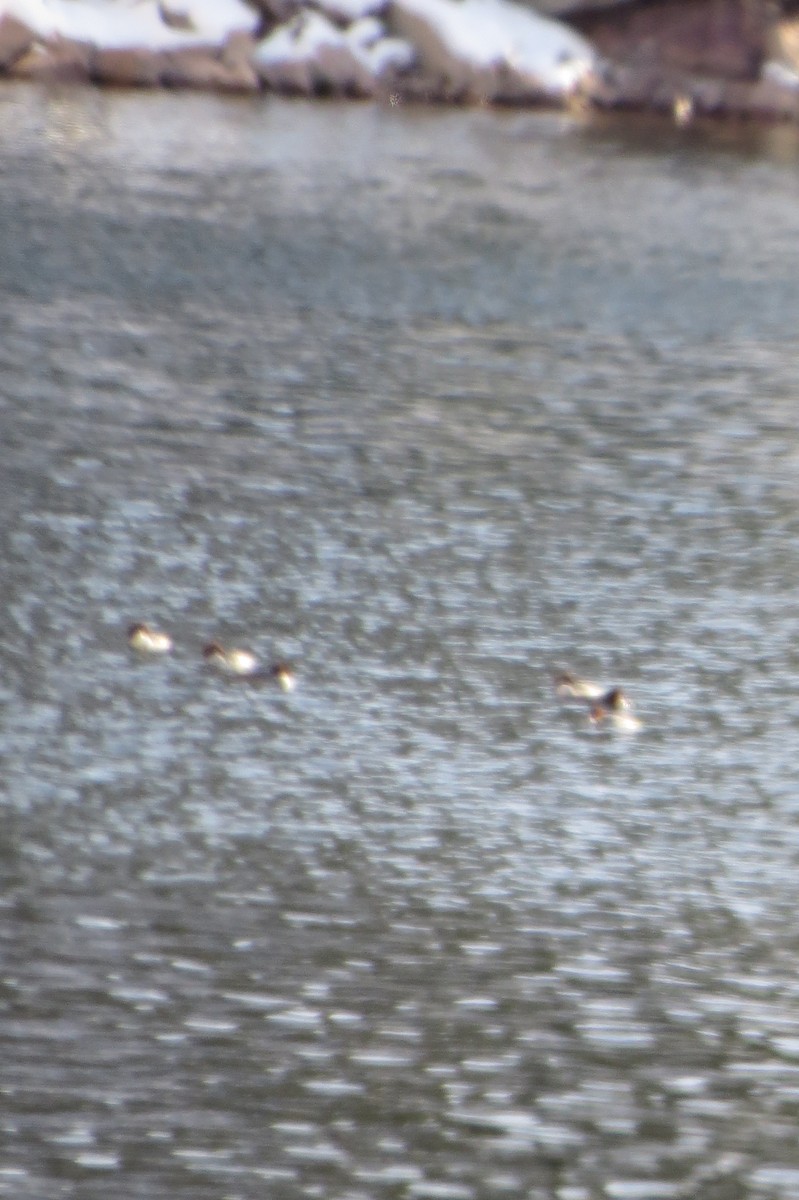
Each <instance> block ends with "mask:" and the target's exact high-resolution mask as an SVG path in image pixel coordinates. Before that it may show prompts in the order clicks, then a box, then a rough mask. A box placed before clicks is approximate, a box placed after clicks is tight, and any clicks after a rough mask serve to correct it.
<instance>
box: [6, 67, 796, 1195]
mask: <svg viewBox="0 0 799 1200" xmlns="http://www.w3.org/2000/svg"><path fill="white" fill-rule="evenodd" d="M0 114H2V117H3V120H2V122H1V123H0V143H1V144H2V149H3V164H4V168H3V187H2V189H1V190H0V267H1V274H0V330H1V331H2V336H1V337H0V368H1V369H0V381H1V383H0V505H1V506H2V508H1V509H0V543H1V544H2V563H3V567H2V573H0V600H1V601H2V636H0V699H2V727H1V728H0V758H1V759H2V772H1V773H0V778H1V779H2V791H3V797H4V798H3V808H2V813H3V821H2V833H0V868H1V869H0V947H1V958H0V961H2V972H1V973H0V1004H1V1005H2V1021H1V1022H0V1036H2V1067H1V1068H0V1147H1V1149H0V1196H4V1197H10V1198H13V1200H62V1198H75V1200H107V1197H108V1196H114V1197H115V1198H117V1200H139V1198H141V1200H145V1198H146V1200H259V1198H269V1200H272V1198H277V1200H294V1198H300V1197H311V1198H320V1200H495V1198H502V1197H509V1198H513V1200H515V1198H517V1197H518V1198H525V1200H672V1198H674V1200H689V1198H693V1197H701V1198H702V1200H749V1198H757V1200H788V1198H795V1197H799V1138H797V1123H798V1121H799V971H798V970H797V967H798V966H799V918H798V917H797V908H798V907H799V788H798V787H797V761H796V758H797V756H796V745H797V740H796V735H797V727H798V726H799V687H798V686H797V673H798V672H799V452H798V450H797V447H799V403H797V401H798V400H799V366H798V365H797V364H798V363H799V357H798V355H797V279H798V278H799V250H798V245H799V239H798V238H797V233H798V231H799V147H798V146H797V140H796V134H795V132H793V131H790V130H779V129H777V130H773V131H766V132H758V131H756V130H753V129H746V128H744V129H734V128H732V127H726V128H725V127H722V128H720V129H718V130H716V131H713V130H706V129H702V128H700V127H696V128H693V129H689V130H676V129H673V128H671V127H670V126H669V125H668V124H666V123H662V124H657V123H655V124H647V123H643V124H642V123H637V122H631V121H626V122H607V123H606V122H596V123H594V124H589V125H584V124H580V123H578V122H575V121H573V120H571V119H569V118H565V117H563V116H562V115H558V114H539V115H536V114H530V113H518V112H517V113H514V112H491V111H488V110H485V109H475V110H472V111H467V110H461V111H457V110H454V111H453V110H446V109H423V108H414V107H407V108H404V107H402V106H399V105H398V106H396V107H391V106H389V105H386V106H385V107H382V106H380V105H374V106H373V105H363V106H360V105H349V106H340V105H336V104H330V105H326V104H317V105H306V104H303V103H289V102H275V101H263V100H258V101H250V100H243V101H242V100H228V101H225V100H221V99H217V98H214V97H207V96H185V95H147V94H145V95H127V94H124V93H119V94H115V93H98V92H95V91H91V90H66V91H63V92H54V93H51V94H49V95H48V94H46V93H41V92H39V91H37V90H35V89H29V88H27V87H25V86H14V87H7V88H6V89H5V90H3V91H2V92H0ZM134 620H146V621H152V622H153V623H154V624H157V625H160V626H162V627H164V628H166V629H168V630H170V631H171V633H172V634H173V637H174V639H175V652H174V653H173V654H172V655H171V656H169V657H168V658H166V659H161V660H158V661H142V660H140V659H135V658H134V657H133V656H132V654H131V652H130V651H129V650H128V648H127V645H126V637H125V631H126V628H127V626H128V624H129V623H130V622H132V621H134ZM211 638H218V639H220V640H222V641H224V642H226V643H230V644H233V645H237V644H243V645H248V646H250V647H251V648H253V649H254V650H256V651H257V652H258V653H259V654H261V655H262V656H263V657H264V659H265V660H266V661H270V660H271V659H272V658H274V657H276V656H282V657H287V658H290V659H291V660H292V661H294V662H295V663H296V664H297V668H298V677H299V685H298V688H297V690H296V691H295V692H294V693H292V694H290V695H285V694H283V693H282V692H280V691H279V689H276V688H275V687H273V686H256V685H253V684H248V683H246V682H245V683H242V682H241V681H231V680H226V679H224V678H220V677H219V676H218V675H217V674H215V673H214V672H213V671H212V670H211V669H210V668H209V667H208V666H207V665H206V664H204V663H203V661H202V657H201V650H202V647H203V645H204V644H205V643H206V642H207V641H209V640H210V639H211ZM567 667H570V668H572V669H575V670H578V671H580V672H583V673H585V674H586V675H588V676H590V677H598V678H599V679H601V680H604V681H606V682H607V683H619V684H622V685H623V686H624V687H625V689H627V690H628V691H629V694H630V695H631V697H632V698H633V700H634V702H635V706H636V711H637V713H638V715H639V716H640V717H641V719H642V720H643V722H644V728H643V729H642V731H641V732H640V733H639V734H637V735H635V736H627V737H625V736H620V735H618V734H617V733H615V732H612V731H608V730H607V729H606V728H605V727H604V726H598V727H593V726H592V725H591V724H590V723H589V721H588V720H587V716H586V712H585V709H584V708H583V707H582V706H580V705H574V704H571V705H570V704H566V703H563V702H562V701H561V700H560V699H558V697H556V696H555V694H554V692H553V687H552V675H553V672H554V671H557V670H559V669H563V668H567Z"/></svg>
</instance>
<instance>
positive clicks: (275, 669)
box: [268, 662, 297, 692]
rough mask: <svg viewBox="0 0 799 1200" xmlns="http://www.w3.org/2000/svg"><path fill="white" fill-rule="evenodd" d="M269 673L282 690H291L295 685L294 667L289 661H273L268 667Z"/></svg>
mask: <svg viewBox="0 0 799 1200" xmlns="http://www.w3.org/2000/svg"><path fill="white" fill-rule="evenodd" d="M268 673H269V675H270V676H271V677H272V679H274V680H275V681H276V682H277V683H278V684H279V686H280V687H281V688H282V690H283V691H284V692H293V691H294V689H295V687H296V686H297V679H296V676H295V674H294V668H293V667H292V666H291V664H290V663H286V662H277V663H273V664H272V666H271V667H270V668H269V672H268Z"/></svg>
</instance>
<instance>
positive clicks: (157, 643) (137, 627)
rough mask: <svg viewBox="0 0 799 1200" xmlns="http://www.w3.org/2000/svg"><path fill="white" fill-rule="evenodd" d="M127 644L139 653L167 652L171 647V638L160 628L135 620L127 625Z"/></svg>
mask: <svg viewBox="0 0 799 1200" xmlns="http://www.w3.org/2000/svg"><path fill="white" fill-rule="evenodd" d="M128 645H129V646H130V648H131V650H136V651H137V652H138V653H139V654H168V653H169V651H170V650H171V649H172V638H171V637H170V636H169V634H168V633H162V632H161V630H160V629H152V628H151V627H150V626H149V625H145V624H143V623H142V622H141V621H137V622H136V623H135V624H134V625H130V626H129V627H128Z"/></svg>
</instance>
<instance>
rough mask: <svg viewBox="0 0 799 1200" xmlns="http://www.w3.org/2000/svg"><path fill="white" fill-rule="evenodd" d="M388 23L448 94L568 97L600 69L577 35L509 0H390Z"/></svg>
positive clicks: (489, 97) (497, 97)
mask: <svg viewBox="0 0 799 1200" xmlns="http://www.w3.org/2000/svg"><path fill="white" fill-rule="evenodd" d="M388 20H389V23H390V26H391V28H392V29H393V30H394V31H395V32H397V33H399V34H400V36H402V37H403V38H405V39H407V40H408V41H409V42H411V43H412V44H413V45H414V46H415V48H416V50H417V52H418V55H419V58H420V60H421V66H422V70H423V71H424V72H425V74H427V75H429V76H430V77H431V78H432V79H437V80H438V87H439V90H440V94H441V96H442V97H443V98H467V99H468V98H473V99H481V100H489V101H491V100H495V101H496V100H498V101H522V100H526V101H533V100H553V99H563V98H566V97H567V96H568V95H570V94H571V93H573V92H574V91H576V90H579V89H580V88H583V87H586V86H588V85H589V84H590V81H591V80H592V78H593V74H594V72H595V69H596V66H597V59H596V55H595V53H594V51H593V50H592V48H591V46H590V45H589V44H588V42H587V41H585V39H584V38H582V37H581V36H580V35H579V34H577V33H575V32H574V31H573V30H571V29H569V28H567V27H566V26H565V25H562V24H560V23H559V22H557V21H553V20H550V19H548V18H546V17H541V16H538V15H537V14H535V13H532V12H529V11H527V10H526V9H523V8H521V7H520V6H518V5H516V4H513V3H511V2H510V0H392V4H391V8H390V10H389V15H388Z"/></svg>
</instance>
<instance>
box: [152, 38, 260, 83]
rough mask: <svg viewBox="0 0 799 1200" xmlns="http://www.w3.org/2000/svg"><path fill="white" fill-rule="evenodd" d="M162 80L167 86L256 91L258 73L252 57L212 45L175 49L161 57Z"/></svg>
mask: <svg viewBox="0 0 799 1200" xmlns="http://www.w3.org/2000/svg"><path fill="white" fill-rule="evenodd" d="M160 82H161V83H162V84H163V85H164V86H165V87H175V88H206V89H213V90H216V91H223V92H256V91H258V90H259V86H260V84H259V80H258V75H257V74H256V72H255V70H254V69H253V67H252V65H251V63H250V62H249V61H248V60H245V59H244V58H242V56H241V55H240V54H238V55H237V54H231V55H230V56H229V57H227V58H226V56H225V52H224V51H222V53H220V52H219V51H217V50H215V49H214V48H212V47H208V48H205V49H200V48H197V49H187V50H172V51H169V52H167V53H165V54H163V55H162V56H161V71H160Z"/></svg>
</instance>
